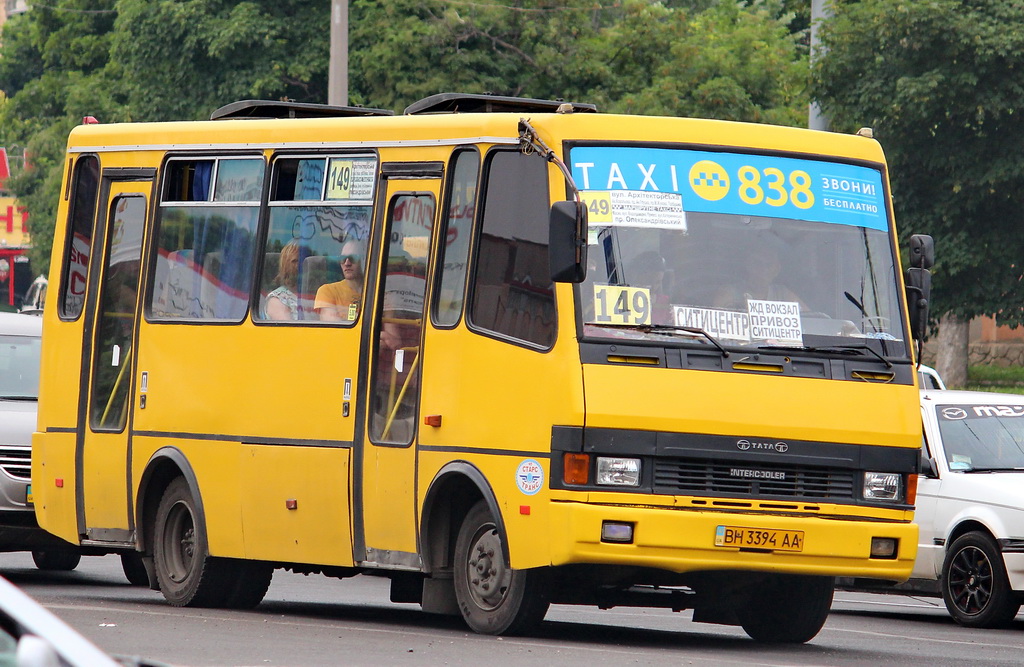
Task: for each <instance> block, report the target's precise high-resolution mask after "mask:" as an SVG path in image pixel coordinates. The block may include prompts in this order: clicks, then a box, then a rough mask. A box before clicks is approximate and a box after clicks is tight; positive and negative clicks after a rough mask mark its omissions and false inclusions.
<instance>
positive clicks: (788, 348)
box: [757, 345, 892, 368]
mask: <svg viewBox="0 0 1024 667" xmlns="http://www.w3.org/2000/svg"><path fill="white" fill-rule="evenodd" d="M757 349H759V350H778V351H780V352H821V353H825V354H858V355H864V354H865V352H864V351H865V350H867V351H868V352H870V353H871V354H873V355H875V356H876V357H877V358H878V360H879V361H881V362H882V363H883V364H885V367H886V368H892V362H891V361H889V360H888V359H886V358H885V357H883V356H882V355H880V354H879V353H878V352H876V351H875V350H874V349H873V348H871V347H870V346H868V345H829V346H822V347H814V346H811V345H759V346H758V348H757Z"/></svg>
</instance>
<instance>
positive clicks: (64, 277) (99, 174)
mask: <svg viewBox="0 0 1024 667" xmlns="http://www.w3.org/2000/svg"><path fill="white" fill-rule="evenodd" d="M87 158H92V159H94V160H95V161H96V194H95V197H94V201H93V204H92V213H91V214H90V215H89V219H90V220H91V223H90V225H89V231H90V236H89V244H90V245H89V258H88V260H86V265H85V285H86V287H85V290H86V294H85V295H83V297H82V306H81V307H80V308H79V309H78V313H77V314H75V315H74V316H69V315H67V311H66V309H65V307H64V302H65V299H66V297H67V290H68V276H69V275H70V273H71V262H70V261H68V260H69V258H70V257H69V255H70V252H71V247H72V244H73V243H74V239H75V231H74V226H73V224H72V218H74V214H75V210H76V207H75V205H76V196H77V194H78V188H79V185H80V184H79V182H78V179H77V178H76V177H77V176H78V173H79V172H78V166H79V165H80V164H81V163H82V162H83V161H84V160H85V159H87ZM68 171H69V172H70V178H69V181H70V183H69V187H68V191H67V192H66V193H65V194H66V198H67V201H68V208H67V215H66V216H65V220H64V248H63V251H62V252H61V263H62V266H61V276H60V285H59V286H58V290H57V299H56V301H57V303H56V309H57V317H58V319H60V321H62V322H77V321H78V320H80V319H82V313H83V312H85V302H86V301H87V296H88V290H89V287H88V286H89V274H90V273H91V271H92V263H93V257H94V256H95V252H94V247H93V246H95V239H96V224H97V223H96V218H97V217H98V215H99V213H98V212H99V210H100V208H99V205H100V195H101V194H102V189H103V162H102V160H100V156H99V154H98V153H82V154H81V155H79V156H78V157H77V158H76V159H74V160H71V161H69V163H68Z"/></svg>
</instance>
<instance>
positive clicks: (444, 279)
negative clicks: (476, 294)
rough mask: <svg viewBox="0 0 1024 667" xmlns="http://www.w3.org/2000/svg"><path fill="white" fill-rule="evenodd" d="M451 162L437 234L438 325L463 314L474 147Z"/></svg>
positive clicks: (476, 170) (475, 171)
mask: <svg viewBox="0 0 1024 667" xmlns="http://www.w3.org/2000/svg"><path fill="white" fill-rule="evenodd" d="M452 165H453V167H452V168H451V170H450V172H449V173H450V174H451V179H450V182H449V184H448V192H447V194H446V205H445V210H446V211H447V215H446V217H445V223H444V225H445V226H444V228H443V229H442V230H441V235H440V237H439V238H440V240H441V243H442V246H441V257H440V264H441V267H442V269H441V272H440V281H439V282H438V285H437V294H436V297H435V298H434V313H433V315H434V324H436V325H437V326H439V327H453V326H455V325H456V324H458V323H459V318H461V317H462V304H463V299H464V293H465V291H466V273H467V269H468V268H469V240H470V238H472V232H473V217H474V213H475V211H476V191H477V185H476V183H477V178H478V176H479V173H480V156H479V154H478V153H477V152H476V151H475V150H461V151H458V152H456V153H455V156H454V157H453V158H452Z"/></svg>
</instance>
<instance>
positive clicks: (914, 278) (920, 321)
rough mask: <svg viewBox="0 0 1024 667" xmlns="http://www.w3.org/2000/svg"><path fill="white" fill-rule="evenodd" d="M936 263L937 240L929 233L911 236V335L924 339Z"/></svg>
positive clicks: (909, 292) (907, 280)
mask: <svg viewBox="0 0 1024 667" xmlns="http://www.w3.org/2000/svg"><path fill="white" fill-rule="evenodd" d="M934 263H935V242H934V241H933V240H932V237H930V236H928V235H927V234H914V235H913V236H911V237H910V268H909V269H907V272H906V276H905V278H906V280H905V282H906V284H907V309H908V310H909V311H910V312H909V315H910V335H911V336H912V337H913V338H914V339H915V340H924V335H925V332H926V331H927V329H928V306H929V299H930V298H931V295H932V274H931V271H929V270H928V269H930V268H931V267H932V265H933V264H934Z"/></svg>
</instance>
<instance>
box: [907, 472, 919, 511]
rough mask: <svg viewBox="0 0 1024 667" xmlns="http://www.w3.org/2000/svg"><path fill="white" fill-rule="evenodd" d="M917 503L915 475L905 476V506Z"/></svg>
mask: <svg viewBox="0 0 1024 667" xmlns="http://www.w3.org/2000/svg"><path fill="white" fill-rule="evenodd" d="M916 503H917V475H907V504H908V505H914V504H916Z"/></svg>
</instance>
